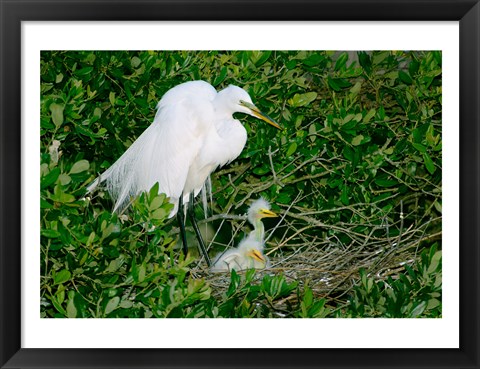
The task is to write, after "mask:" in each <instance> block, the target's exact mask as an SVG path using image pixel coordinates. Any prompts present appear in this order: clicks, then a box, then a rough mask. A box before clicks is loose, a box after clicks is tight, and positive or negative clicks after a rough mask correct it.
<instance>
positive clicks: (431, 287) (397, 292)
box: [347, 244, 442, 318]
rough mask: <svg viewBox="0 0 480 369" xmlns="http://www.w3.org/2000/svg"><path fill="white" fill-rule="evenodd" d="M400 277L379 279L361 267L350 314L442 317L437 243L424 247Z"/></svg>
mask: <svg viewBox="0 0 480 369" xmlns="http://www.w3.org/2000/svg"><path fill="white" fill-rule="evenodd" d="M406 270H407V273H405V274H399V275H398V279H395V280H394V279H393V278H392V277H388V278H387V280H386V281H376V280H375V279H374V278H372V277H368V276H367V273H366V272H365V270H361V271H360V284H359V285H357V286H355V287H354V290H353V296H352V297H351V298H350V305H349V306H348V309H347V311H348V315H349V316H352V317H359V316H360V317H379V316H381V317H387V318H417V317H427V318H439V317H441V316H442V299H441V295H442V252H441V251H437V245H436V244H435V245H433V246H432V247H431V248H430V250H423V251H422V254H421V260H420V261H419V262H418V263H417V265H416V268H412V267H410V266H408V265H407V266H406Z"/></svg>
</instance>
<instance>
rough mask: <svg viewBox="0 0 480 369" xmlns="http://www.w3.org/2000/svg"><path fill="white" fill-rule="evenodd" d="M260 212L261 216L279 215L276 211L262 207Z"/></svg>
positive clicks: (274, 216) (273, 216)
mask: <svg viewBox="0 0 480 369" xmlns="http://www.w3.org/2000/svg"><path fill="white" fill-rule="evenodd" d="M259 213H260V218H276V217H278V215H277V214H276V213H274V212H273V211H271V210H268V209H260V211H259Z"/></svg>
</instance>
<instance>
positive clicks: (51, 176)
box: [40, 168, 60, 188]
mask: <svg viewBox="0 0 480 369" xmlns="http://www.w3.org/2000/svg"><path fill="white" fill-rule="evenodd" d="M59 176H60V168H53V169H52V170H51V171H50V172H49V173H48V174H47V175H46V176H44V177H43V178H42V179H41V182H40V184H41V187H42V188H47V187H49V186H50V185H52V184H54V183H55V182H56V181H57V179H58V177H59Z"/></svg>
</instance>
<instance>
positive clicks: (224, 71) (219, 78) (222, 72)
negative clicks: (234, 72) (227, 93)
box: [212, 66, 228, 87]
mask: <svg viewBox="0 0 480 369" xmlns="http://www.w3.org/2000/svg"><path fill="white" fill-rule="evenodd" d="M227 72H228V69H227V67H225V66H223V67H222V69H220V74H219V75H218V76H216V77H215V79H214V80H213V83H212V85H213V86H215V87H216V86H218V85H219V84H220V83H222V82H223V81H224V80H225V77H226V76H227Z"/></svg>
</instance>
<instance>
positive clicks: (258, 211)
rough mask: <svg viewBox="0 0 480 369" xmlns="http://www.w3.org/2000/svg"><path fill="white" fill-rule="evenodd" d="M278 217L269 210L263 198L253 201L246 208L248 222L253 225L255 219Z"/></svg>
mask: <svg viewBox="0 0 480 369" xmlns="http://www.w3.org/2000/svg"><path fill="white" fill-rule="evenodd" d="M277 216H278V215H277V214H275V213H274V212H273V211H271V210H270V204H269V203H268V201H267V200H265V199H264V198H263V197H260V198H259V199H258V200H255V201H254V202H253V203H252V204H251V205H250V207H249V208H248V221H249V222H250V223H252V224H255V221H256V220H257V219H263V218H275V217H277Z"/></svg>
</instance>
